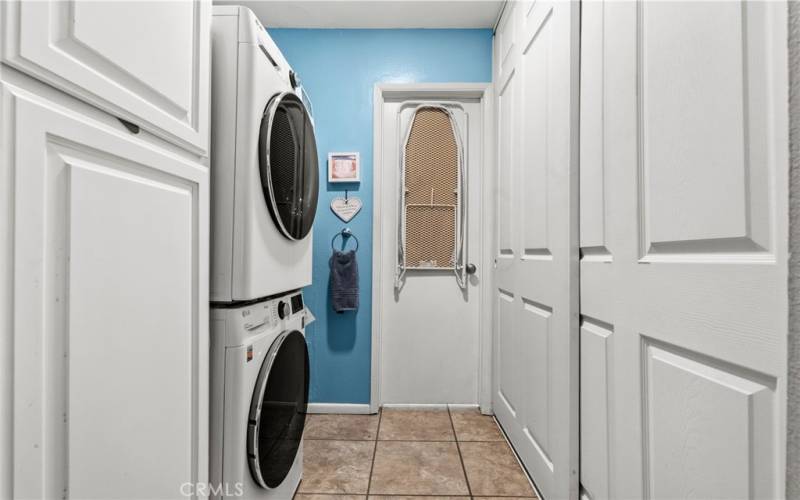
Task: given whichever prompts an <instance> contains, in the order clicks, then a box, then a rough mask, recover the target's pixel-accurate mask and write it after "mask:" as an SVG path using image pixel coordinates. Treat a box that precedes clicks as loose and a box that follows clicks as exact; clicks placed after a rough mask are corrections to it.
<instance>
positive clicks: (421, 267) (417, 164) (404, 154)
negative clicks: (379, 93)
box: [395, 104, 467, 290]
mask: <svg viewBox="0 0 800 500" xmlns="http://www.w3.org/2000/svg"><path fill="white" fill-rule="evenodd" d="M464 165H465V162H464V147H463V141H462V139H461V134H460V130H459V127H458V124H457V123H456V120H455V117H454V116H453V113H452V111H451V110H450V109H448V108H447V107H445V106H443V105H440V104H421V105H419V106H417V107H416V108H415V109H414V112H413V115H412V117H411V120H410V121H409V125H408V130H407V132H406V136H405V141H404V143H403V149H402V151H401V154H400V166H401V167H400V169H399V179H398V183H397V184H398V186H399V187H400V189H399V197H398V224H397V269H396V273H395V289H398V290H399V289H400V288H401V287H402V285H403V282H404V280H405V274H406V271H408V270H418V271H443V270H449V271H453V272H454V274H455V276H456V282H457V283H458V286H459V287H461V288H462V289H463V288H464V287H465V286H466V270H465V262H466V200H465V196H464V193H465V192H466V181H467V179H466V172H465V167H464Z"/></svg>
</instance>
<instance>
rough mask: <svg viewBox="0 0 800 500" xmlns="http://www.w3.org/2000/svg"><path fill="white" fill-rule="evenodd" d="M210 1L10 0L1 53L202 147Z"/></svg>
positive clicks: (106, 105) (47, 79) (123, 113)
mask: <svg viewBox="0 0 800 500" xmlns="http://www.w3.org/2000/svg"><path fill="white" fill-rule="evenodd" d="M209 4H210V2H207V1H196V2H187V1H166V2H132V1H120V2H117V1H92V2H89V1H76V0H70V1H63V0H53V1H42V2H10V3H7V4H4V5H3V6H2V9H3V11H4V12H3V13H4V24H3V27H4V30H5V32H6V33H5V37H4V40H3V42H4V46H3V58H2V60H3V62H5V63H7V64H10V65H12V66H14V67H16V68H17V69H20V70H21V71H24V72H26V73H28V74H31V75H33V76H35V77H37V78H39V79H41V80H43V81H45V82H47V83H50V84H52V85H54V86H56V87H58V88H61V89H63V90H65V91H67V92H69V93H71V94H73V95H75V96H77V97H79V98H81V99H83V100H85V101H87V102H90V103H92V104H93V105H95V106H98V107H100V108H102V109H105V110H106V111H108V112H110V113H112V114H113V115H115V116H118V117H120V118H124V119H126V120H128V121H131V122H133V123H135V124H137V125H139V126H141V127H143V128H145V129H147V130H149V131H151V132H153V133H155V134H157V135H160V136H162V137H163V138H165V139H167V140H169V141H171V142H174V143H176V144H178V145H180V146H181V147H184V148H187V149H189V150H191V151H192V152H194V153H197V154H201V155H205V154H206V153H207V151H208V141H209V135H208V134H209V128H208V126H209V93H208V92H209V78H210V75H209V67H210V66H209V62H210V52H209V37H210V35H209V29H210V28H209V26H210V24H209V23H210V5H209Z"/></svg>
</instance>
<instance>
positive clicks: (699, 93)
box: [580, 1, 788, 499]
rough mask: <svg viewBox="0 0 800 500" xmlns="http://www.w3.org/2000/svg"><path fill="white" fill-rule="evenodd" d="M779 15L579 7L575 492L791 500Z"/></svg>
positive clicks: (686, 7)
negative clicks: (788, 484) (578, 484)
mask: <svg viewBox="0 0 800 500" xmlns="http://www.w3.org/2000/svg"><path fill="white" fill-rule="evenodd" d="M786 24H787V23H786V4H785V3H783V2H666V1H665V2H640V3H631V2H613V1H610V2H603V3H594V2H587V3H584V12H583V22H582V26H583V38H582V47H583V48H584V52H583V59H582V78H581V83H582V95H581V125H582V130H581V200H580V201H581V221H580V227H581V247H582V260H581V314H582V319H581V482H582V485H583V488H584V491H585V492H586V496H587V497H588V498H591V499H601V498H654V499H666V498H670V499H672V498H726V499H728V498H782V497H783V495H784V494H785V493H784V483H785V479H784V478H785V459H784V457H785V451H786V450H785V446H786V438H785V428H786V422H785V405H786V403H785V400H786V336H787V296H786V286H787V285H786V283H787V264H786V263H787V236H786V230H787V229H786V228H787V185H788V184H787V172H788V160H787V154H788V146H787V116H788V115H787V75H786V71H787V70H786V68H787V55H786V50H787V49H786V35H787V33H786Z"/></svg>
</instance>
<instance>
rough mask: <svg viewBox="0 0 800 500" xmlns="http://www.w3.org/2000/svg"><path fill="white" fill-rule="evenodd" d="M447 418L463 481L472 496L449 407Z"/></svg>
mask: <svg viewBox="0 0 800 500" xmlns="http://www.w3.org/2000/svg"><path fill="white" fill-rule="evenodd" d="M447 418H449V419H450V427H451V428H452V429H453V438H454V439H455V442H456V450H458V460H459V461H460V462H461V470H462V471H463V472H464V481H466V483H467V493H469V496H470V498H472V487H471V486H470V485H469V477H468V476H467V468H466V467H465V466H464V457H463V456H462V455H461V445H460V444H459V443H458V435H457V434H456V426H455V424H453V414H452V413H450V407H449V406H448V407H447Z"/></svg>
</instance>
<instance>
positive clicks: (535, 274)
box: [493, 1, 579, 499]
mask: <svg viewBox="0 0 800 500" xmlns="http://www.w3.org/2000/svg"><path fill="white" fill-rule="evenodd" d="M507 5H508V7H507V9H509V10H507V12H506V13H505V14H504V17H503V19H502V20H501V25H500V28H499V30H498V33H497V38H496V39H495V60H496V65H497V66H496V68H495V69H496V71H495V75H496V79H495V83H496V85H497V95H498V105H497V110H498V129H499V130H498V133H499V137H498V153H499V158H498V160H499V161H498V168H499V171H498V210H497V214H498V221H497V228H498V235H497V236H498V238H497V247H496V251H497V254H496V263H497V264H496V266H497V270H496V287H497V290H496V292H495V293H496V310H495V353H496V361H495V366H496V377H495V378H496V380H495V384H496V387H495V390H494V397H493V399H494V401H493V406H494V410H495V413H496V415H497V418H498V420H499V421H500V424H501V425H502V426H503V428H504V429H505V431H506V432H507V433H508V435H509V438H510V439H511V442H512V444H513V445H514V448H515V449H516V451H517V452H518V453H519V455H520V457H521V458H522V461H523V463H524V464H525V466H526V468H527V469H528V471H529V472H530V473H531V474H532V476H533V479H534V481H535V482H536V485H537V487H538V488H539V490H540V492H541V494H542V495H543V496H544V497H545V498H547V499H558V498H576V497H577V494H578V473H577V469H578V290H577V284H578V275H577V272H578V255H577V253H578V230H577V222H578V212H577V201H578V177H577V173H578V172H577V152H578V151H577V137H578V129H577V110H578V108H577V98H578V29H579V28H578V26H579V4H578V3H577V2H546V1H537V2H511V3H509V4H507Z"/></svg>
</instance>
